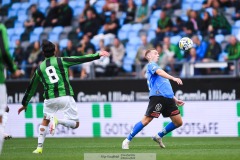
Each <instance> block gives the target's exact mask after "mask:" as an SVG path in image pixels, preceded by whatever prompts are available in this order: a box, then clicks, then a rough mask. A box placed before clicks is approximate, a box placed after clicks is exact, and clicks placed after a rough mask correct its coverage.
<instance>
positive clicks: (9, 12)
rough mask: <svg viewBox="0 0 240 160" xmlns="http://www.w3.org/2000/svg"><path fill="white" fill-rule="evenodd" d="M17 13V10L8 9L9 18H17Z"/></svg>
mask: <svg viewBox="0 0 240 160" xmlns="http://www.w3.org/2000/svg"><path fill="white" fill-rule="evenodd" d="M17 11H18V10H16V9H11V8H10V9H8V17H9V18H10V17H14V16H17Z"/></svg>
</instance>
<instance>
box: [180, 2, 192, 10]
mask: <svg viewBox="0 0 240 160" xmlns="http://www.w3.org/2000/svg"><path fill="white" fill-rule="evenodd" d="M182 9H183V10H188V9H192V3H187V2H186V3H182Z"/></svg>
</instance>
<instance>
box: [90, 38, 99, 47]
mask: <svg viewBox="0 0 240 160" xmlns="http://www.w3.org/2000/svg"><path fill="white" fill-rule="evenodd" d="M99 40H100V39H97V38H92V39H91V40H90V42H91V43H92V44H93V45H94V46H95V48H96V49H97V50H98V49H99Z"/></svg>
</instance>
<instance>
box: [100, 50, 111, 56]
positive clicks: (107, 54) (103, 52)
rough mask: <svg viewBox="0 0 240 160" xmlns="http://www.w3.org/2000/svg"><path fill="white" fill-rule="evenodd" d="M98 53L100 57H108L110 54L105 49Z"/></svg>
mask: <svg viewBox="0 0 240 160" xmlns="http://www.w3.org/2000/svg"><path fill="white" fill-rule="evenodd" d="M99 55H100V56H101V57H102V56H104V57H109V56H110V54H109V53H108V52H107V51H100V53H99Z"/></svg>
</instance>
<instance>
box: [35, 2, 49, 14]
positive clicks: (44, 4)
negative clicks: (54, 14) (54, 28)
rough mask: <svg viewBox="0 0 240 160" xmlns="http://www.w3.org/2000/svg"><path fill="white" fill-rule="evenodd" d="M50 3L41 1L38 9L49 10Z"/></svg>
mask: <svg viewBox="0 0 240 160" xmlns="http://www.w3.org/2000/svg"><path fill="white" fill-rule="evenodd" d="M49 5H50V4H49V2H48V1H41V3H39V5H38V7H39V8H43V9H45V10H46V9H47V8H48V7H49ZM45 12H46V11H45ZM45 12H43V13H45Z"/></svg>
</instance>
